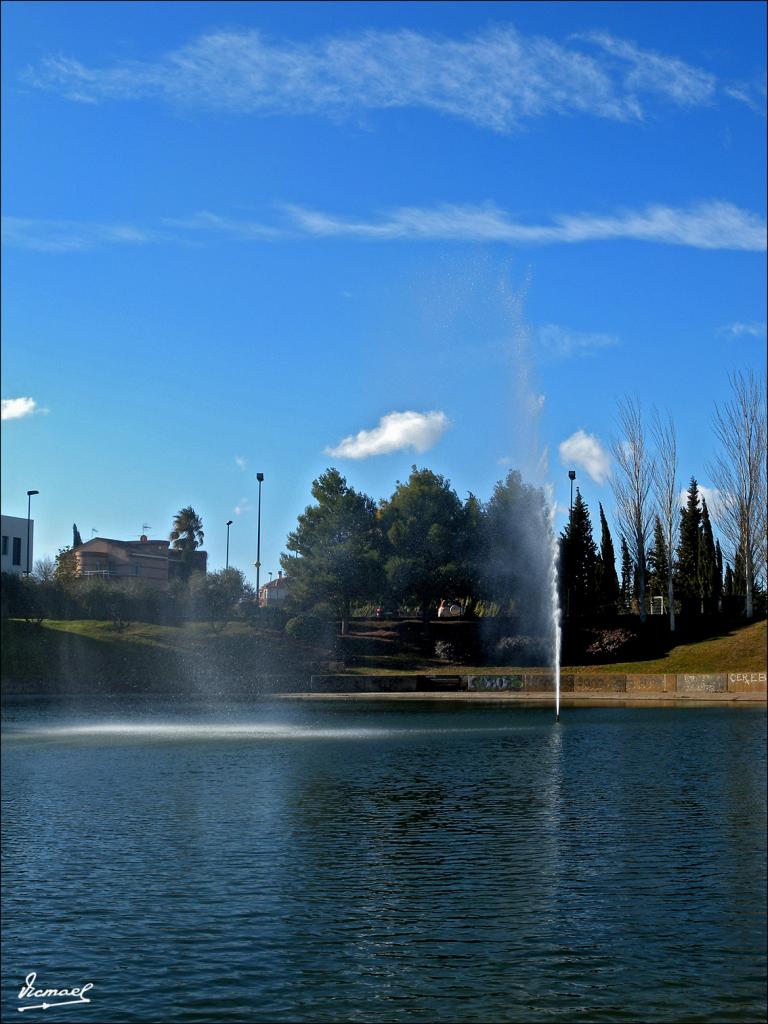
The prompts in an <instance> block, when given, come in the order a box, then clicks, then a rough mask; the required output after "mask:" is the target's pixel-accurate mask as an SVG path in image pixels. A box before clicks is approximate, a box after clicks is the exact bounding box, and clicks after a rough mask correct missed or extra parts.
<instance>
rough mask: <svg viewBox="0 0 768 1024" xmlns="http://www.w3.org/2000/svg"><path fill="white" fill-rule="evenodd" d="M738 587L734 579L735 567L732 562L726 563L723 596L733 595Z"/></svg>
mask: <svg viewBox="0 0 768 1024" xmlns="http://www.w3.org/2000/svg"><path fill="white" fill-rule="evenodd" d="M735 593H736V589H735V586H734V581H733V569H732V568H731V563H730V562H726V563H725V576H724V577H723V597H733V595H734V594H735Z"/></svg>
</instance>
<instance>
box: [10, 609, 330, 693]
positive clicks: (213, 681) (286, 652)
mask: <svg viewBox="0 0 768 1024" xmlns="http://www.w3.org/2000/svg"><path fill="white" fill-rule="evenodd" d="M2 632H3V637H2V639H3V643H2V657H1V658H0V675H1V676H2V680H3V685H4V686H5V687H7V686H8V685H11V686H12V687H13V688H18V687H19V686H21V687H22V688H26V687H30V688H33V689H37V688H40V689H48V688H51V689H56V690H71V691H77V690H79V689H86V690H91V689H99V690H106V689H109V690H113V689H114V690H127V691H132V690H137V691H138V690H145V691H147V690H156V691H165V690H170V691H179V690H190V689H191V690H196V689H200V690H205V691H206V692H212V691H213V690H214V689H216V688H219V687H220V688H224V689H232V690H237V689H239V688H242V687H250V685H251V684H252V683H253V680H254V677H258V676H268V675H280V676H282V675H286V674H287V675H290V674H295V675H297V676H306V675H308V673H309V672H310V671H312V668H313V664H314V655H315V652H314V651H313V650H312V649H311V648H308V647H307V646H306V645H303V644H299V643H296V642H290V641H287V640H286V638H285V637H284V635H283V634H282V633H281V632H277V631H271V630H267V629H253V628H251V627H249V626H246V625H243V624H240V623H232V624H230V625H228V626H227V627H226V630H225V631H224V632H222V633H213V632H212V630H211V629H210V627H209V626H207V625H206V624H204V623H191V624H189V625H184V626H156V625H152V624H149V623H130V624H126V625H125V626H124V627H123V628H122V629H117V628H116V627H115V626H114V625H113V624H112V623H111V622H102V621H91V620H87V621H71V622H70V621H66V622H56V621H52V620H46V621H45V622H43V623H42V624H41V625H37V624H35V623H30V622H24V621H21V620H10V621H5V622H3V626H2Z"/></svg>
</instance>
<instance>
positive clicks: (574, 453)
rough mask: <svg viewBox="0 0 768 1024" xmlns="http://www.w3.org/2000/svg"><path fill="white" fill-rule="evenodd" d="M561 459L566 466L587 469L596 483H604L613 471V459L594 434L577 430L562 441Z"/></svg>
mask: <svg viewBox="0 0 768 1024" xmlns="http://www.w3.org/2000/svg"><path fill="white" fill-rule="evenodd" d="M560 461H561V462H562V464H563V465H564V466H571V467H573V466H577V467H578V468H580V469H583V470H585V472H586V473H588V474H589V476H590V477H591V478H592V479H593V480H594V481H595V483H596V484H604V483H605V482H606V480H607V479H608V476H609V474H610V472H611V460H610V458H609V456H608V452H607V451H606V450H605V448H603V446H602V444H601V443H600V441H599V440H598V439H597V438H596V437H595V436H594V434H588V433H587V432H586V431H584V430H577V431H576V432H575V433H573V434H571V436H570V437H567V438H566V439H565V440H564V441H561V442H560Z"/></svg>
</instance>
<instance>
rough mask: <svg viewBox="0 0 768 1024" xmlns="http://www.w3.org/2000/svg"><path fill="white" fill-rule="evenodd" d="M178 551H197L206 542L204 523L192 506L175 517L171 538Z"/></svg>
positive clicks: (183, 509) (181, 510) (182, 509)
mask: <svg viewBox="0 0 768 1024" xmlns="http://www.w3.org/2000/svg"><path fill="white" fill-rule="evenodd" d="M169 539H170V540H171V541H172V542H173V547H174V549H175V550H176V551H195V550H196V549H197V548H199V547H202V544H203V541H204V540H205V534H204V533H203V521H202V519H201V518H200V516H199V515H198V514H197V512H195V510H194V509H193V508H192V506H191V505H187V506H186V508H181V509H179V511H178V512H177V513H176V515H175V516H174V517H173V525H172V527H171V533H170V538H169Z"/></svg>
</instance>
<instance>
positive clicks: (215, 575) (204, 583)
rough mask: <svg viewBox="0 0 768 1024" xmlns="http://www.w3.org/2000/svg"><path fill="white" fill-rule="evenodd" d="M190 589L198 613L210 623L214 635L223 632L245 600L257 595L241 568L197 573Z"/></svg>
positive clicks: (194, 607)
mask: <svg viewBox="0 0 768 1024" xmlns="http://www.w3.org/2000/svg"><path fill="white" fill-rule="evenodd" d="M189 586H190V598H191V600H192V607H193V609H194V611H195V613H196V614H197V615H198V616H200V617H201V618H204V619H207V620H208V621H209V622H210V624H211V629H212V630H213V632H214V633H220V632H221V631H222V630H223V629H224V627H225V626H226V624H227V623H228V622H229V621H230V620H231V619H232V618H233V617H234V615H235V612H236V611H237V607H238V605H239V604H240V603H241V602H242V601H245V600H248V599H249V598H252V597H253V596H254V591H253V588H252V587H251V585H250V584H249V583H246V580H245V576H244V575H243V573H242V572H241V571H240V570H239V569H221V570H220V571H219V572H210V573H195V575H194V576H193V578H192V580H191V582H190V585H189Z"/></svg>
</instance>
